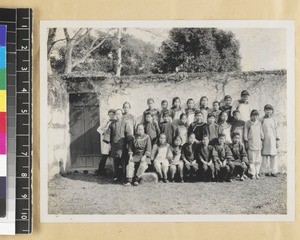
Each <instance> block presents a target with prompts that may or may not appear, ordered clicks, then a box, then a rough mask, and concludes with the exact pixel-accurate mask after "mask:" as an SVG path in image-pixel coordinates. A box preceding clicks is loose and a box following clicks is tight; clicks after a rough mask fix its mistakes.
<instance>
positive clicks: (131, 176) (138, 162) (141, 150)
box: [126, 124, 152, 186]
mask: <svg viewBox="0 0 300 240" xmlns="http://www.w3.org/2000/svg"><path fill="white" fill-rule="evenodd" d="M151 150H152V149H151V140H150V137H149V136H148V135H147V134H145V131H144V126H143V125H142V124H138V126H137V131H136V136H135V138H134V139H133V141H131V144H130V145H129V151H128V154H129V162H128V165H127V167H126V176H127V183H126V186H131V183H133V185H134V186H138V185H139V180H140V177H141V175H142V174H143V173H144V172H145V171H146V170H147V168H148V163H149V162H150V161H147V159H149V158H150V156H151Z"/></svg>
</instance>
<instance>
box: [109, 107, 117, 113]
mask: <svg viewBox="0 0 300 240" xmlns="http://www.w3.org/2000/svg"><path fill="white" fill-rule="evenodd" d="M115 112H116V110H115V109H112V108H111V109H109V110H108V114H110V113H115Z"/></svg>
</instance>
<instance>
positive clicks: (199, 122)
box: [188, 110, 208, 141]
mask: <svg viewBox="0 0 300 240" xmlns="http://www.w3.org/2000/svg"><path fill="white" fill-rule="evenodd" d="M195 119H196V121H195V122H193V123H192V124H191V125H190V126H189V128H188V135H190V134H191V133H194V134H195V137H196V139H197V141H202V138H203V136H204V135H206V134H208V125H207V123H205V122H204V116H203V113H202V112H201V111H200V110H196V112H195Z"/></svg>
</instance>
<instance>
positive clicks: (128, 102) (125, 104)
mask: <svg viewBox="0 0 300 240" xmlns="http://www.w3.org/2000/svg"><path fill="white" fill-rule="evenodd" d="M126 104H128V106H129V108H131V104H130V103H129V102H124V103H123V108H124V107H125V105H126Z"/></svg>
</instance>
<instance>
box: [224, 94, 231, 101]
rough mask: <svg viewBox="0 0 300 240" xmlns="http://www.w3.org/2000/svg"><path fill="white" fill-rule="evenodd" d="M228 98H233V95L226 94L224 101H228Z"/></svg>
mask: <svg viewBox="0 0 300 240" xmlns="http://www.w3.org/2000/svg"><path fill="white" fill-rule="evenodd" d="M227 99H230V100H232V97H231V96H230V95H226V96H225V97H224V101H226V100H227Z"/></svg>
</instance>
